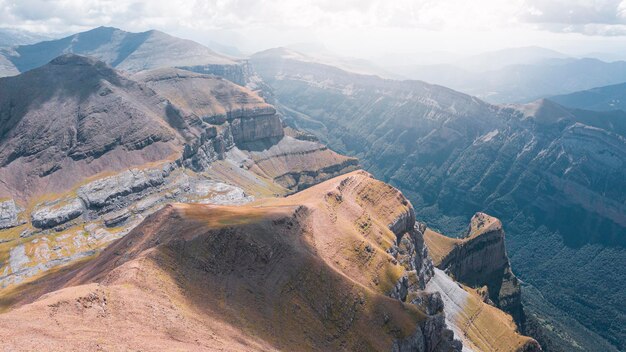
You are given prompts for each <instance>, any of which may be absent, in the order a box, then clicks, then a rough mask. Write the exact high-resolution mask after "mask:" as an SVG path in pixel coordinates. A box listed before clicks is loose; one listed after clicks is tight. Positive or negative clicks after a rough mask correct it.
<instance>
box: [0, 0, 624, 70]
mask: <svg viewBox="0 0 626 352" xmlns="http://www.w3.org/2000/svg"><path fill="white" fill-rule="evenodd" d="M102 25H104V26H114V27H118V28H121V29H124V30H128V31H143V30H148V29H160V30H163V31H165V32H168V33H170V34H173V35H177V36H181V37H185V38H189V39H193V40H196V41H198V42H200V43H203V44H207V43H209V42H217V43H220V44H223V45H229V46H235V47H237V48H238V49H239V50H241V51H242V52H244V53H252V52H255V51H259V50H263V49H267V48H271V47H277V46H286V45H290V44H295V43H309V44H311V43H314V44H315V45H316V46H318V47H322V46H323V47H325V48H327V49H328V50H329V51H330V52H333V53H336V54H339V55H342V56H351V57H361V58H377V57H379V56H381V55H382V54H385V55H388V54H403V53H404V54H422V55H421V56H422V59H424V60H426V61H432V60H428V58H431V59H435V60H439V59H443V58H444V57H445V56H446V55H442V52H443V53H452V54H456V55H468V54H475V53H479V52H483V51H489V50H497V49H502V48H509V47H520V46H542V47H546V48H550V49H553V50H558V51H561V52H564V53H566V54H569V55H577V56H581V55H589V54H594V53H595V54H602V53H605V54H611V56H616V57H619V58H621V56H622V54H624V53H625V51H624V49H623V48H625V47H626V46H625V44H626V37H625V35H626V1H622V0H595V1H594V0H575V1H572V0H510V1H501V0H477V1H464V0H443V1H431V0H397V1H385V0H359V1H353V0H347V1H333V0H318V1H312V0H311V1H306V0H275V1H268V0H209V1H183V0H170V1H134V0H119V1H110V0H87V1H85V0H80V1H79V0H54V1H43V0H20V1H14V0H0V27H8V28H18V29H23V30H29V31H35V32H40V33H41V32H45V33H48V34H50V35H52V36H61V35H64V34H69V33H74V32H77V31H82V30H87V29H90V28H93V27H97V26H102ZM415 56H416V58H415V59H416V60H419V57H420V55H415ZM625 56H626V55H625Z"/></svg>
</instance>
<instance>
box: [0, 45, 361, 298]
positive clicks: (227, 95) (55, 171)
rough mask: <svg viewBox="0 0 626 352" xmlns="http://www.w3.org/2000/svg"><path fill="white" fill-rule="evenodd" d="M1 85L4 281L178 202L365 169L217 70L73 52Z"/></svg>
mask: <svg viewBox="0 0 626 352" xmlns="http://www.w3.org/2000/svg"><path fill="white" fill-rule="evenodd" d="M0 92H2V94H0V121H2V124H0V126H1V129H0V180H2V182H0V287H5V286H7V285H11V284H14V283H19V282H22V281H23V280H25V279H27V278H29V277H32V276H36V275H39V274H41V273H44V272H46V271H47V270H50V269H53V268H55V267H58V266H60V265H63V264H67V263H69V262H73V261H75V260H79V259H82V258H85V257H90V256H93V255H94V254H96V253H98V252H99V251H100V250H101V249H102V248H104V247H106V245H108V244H109V243H110V242H111V241H113V240H115V239H117V238H120V237H122V236H123V235H125V234H126V233H128V231H130V229H132V228H133V227H134V226H135V225H137V224H138V223H139V222H140V221H141V220H143V218H145V216H147V215H149V214H151V213H152V212H154V211H155V210H157V209H159V208H160V207H162V206H163V205H164V204H166V203H169V202H173V201H180V202H201V203H215V204H240V203H245V202H249V201H251V200H253V199H254V198H257V197H266V196H275V195H284V194H288V193H292V192H294V191H296V190H298V189H300V188H303V187H307V186H310V185H312V184H315V183H318V182H320V181H323V180H326V179H329V178H332V177H334V176H336V175H339V174H342V173H345V172H348V171H351V170H354V169H355V168H356V167H357V161H356V159H353V158H348V157H344V156H341V155H338V154H337V153H335V152H333V151H331V150H329V149H328V148H326V147H325V146H323V145H322V144H320V143H319V142H317V141H315V140H311V138H309V137H306V136H304V135H302V134H299V133H296V131H294V130H292V129H283V126H282V122H281V119H280V116H279V115H277V114H276V111H275V109H274V108H273V107H272V106H271V105H268V104H266V103H265V102H264V101H263V100H262V99H261V98H259V97H258V96H257V95H256V94H255V93H253V92H251V91H250V90H248V89H245V88H243V87H241V86H238V85H236V84H234V83H231V82H229V81H227V80H225V79H223V78H219V77H215V76H210V75H203V74H197V73H192V72H189V71H183V70H178V69H173V68H170V69H158V70H156V71H147V72H145V73H143V74H142V75H141V76H137V77H135V78H133V77H129V76H127V75H125V74H123V73H121V72H119V71H116V70H115V69H113V68H111V67H110V66H108V65H106V64H105V63H103V62H101V61H97V60H95V59H91V58H87V57H83V56H78V55H73V54H68V55H64V56H61V57H59V58H56V59H54V60H53V61H51V62H50V63H49V64H47V65H45V66H43V67H40V68H37V69H34V70H31V71H28V72H26V73H24V74H21V75H18V76H16V77H7V78H2V79H0ZM181 93H183V94H181Z"/></svg>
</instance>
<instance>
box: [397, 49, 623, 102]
mask: <svg viewBox="0 0 626 352" xmlns="http://www.w3.org/2000/svg"><path fill="white" fill-rule="evenodd" d="M392 71H393V72H395V73H397V74H399V75H402V76H403V77H406V78H409V79H417V80H422V81H426V82H428V83H432V84H439V85H442V86H445V87H449V88H452V89H455V90H458V91H461V92H464V93H467V94H470V95H474V96H477V97H479V98H481V99H484V100H486V101H488V102H491V103H527V102H531V101H533V100H536V99H539V98H542V97H549V96H553V95H559V94H566V93H572V92H576V91H579V90H585V89H590V88H594V87H599V86H605V85H610V84H616V83H622V82H624V81H626V62H624V61H614V62H604V61H601V60H599V59H595V58H574V57H568V56H567V55H564V54H561V53H558V52H555V51H551V50H548V49H542V48H514V49H507V50H503V51H498V52H492V53H485V54H481V55H476V56H472V57H468V58H464V59H462V60H458V61H453V62H450V63H440V64H430V65H405V66H402V67H396V68H395V69H392Z"/></svg>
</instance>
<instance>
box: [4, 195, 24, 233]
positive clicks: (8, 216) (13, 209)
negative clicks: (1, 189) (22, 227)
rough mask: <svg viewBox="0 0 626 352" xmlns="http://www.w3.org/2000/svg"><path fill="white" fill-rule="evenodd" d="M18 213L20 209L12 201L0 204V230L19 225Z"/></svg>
mask: <svg viewBox="0 0 626 352" xmlns="http://www.w3.org/2000/svg"><path fill="white" fill-rule="evenodd" d="M20 211H21V209H20V208H19V207H18V206H17V204H15V201H14V200H13V199H9V200H5V201H2V202H0V230H1V229H7V228H10V227H15V226H17V225H19V224H20V221H19V218H18V216H19V214H20Z"/></svg>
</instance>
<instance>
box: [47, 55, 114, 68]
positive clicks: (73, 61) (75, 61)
mask: <svg viewBox="0 0 626 352" xmlns="http://www.w3.org/2000/svg"><path fill="white" fill-rule="evenodd" d="M50 64H51V65H58V66H61V65H73V66H94V65H97V64H104V62H102V61H99V60H96V59H94V58H92V57H89V56H84V55H77V54H72V53H68V54H63V55H61V56H58V57H56V58H54V59H52V61H50Z"/></svg>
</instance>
